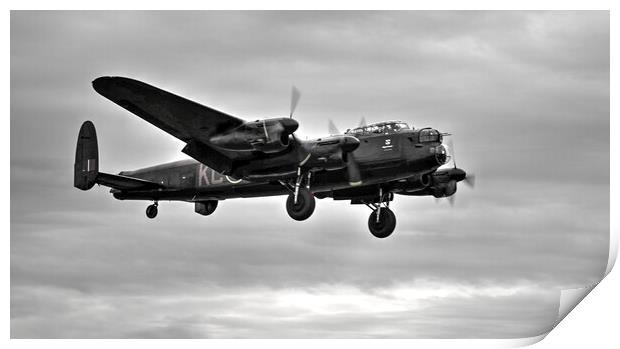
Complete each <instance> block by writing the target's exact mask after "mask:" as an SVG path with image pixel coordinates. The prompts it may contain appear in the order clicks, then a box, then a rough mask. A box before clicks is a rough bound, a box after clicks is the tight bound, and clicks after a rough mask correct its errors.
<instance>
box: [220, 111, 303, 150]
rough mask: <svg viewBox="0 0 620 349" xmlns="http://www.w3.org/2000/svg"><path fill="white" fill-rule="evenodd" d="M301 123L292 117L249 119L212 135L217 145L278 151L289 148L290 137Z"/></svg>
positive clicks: (237, 148)
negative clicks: (230, 128) (228, 129)
mask: <svg viewBox="0 0 620 349" xmlns="http://www.w3.org/2000/svg"><path fill="white" fill-rule="evenodd" d="M298 127H299V124H298V123H297V121H295V120H293V119H291V118H275V119H265V120H256V121H249V122H246V123H244V124H243V125H241V126H239V127H237V128H235V129H233V130H231V131H229V132H227V133H224V134H221V135H217V136H214V137H211V139H210V142H211V143H213V144H214V145H215V146H217V147H220V148H223V149H227V150H236V151H244V150H245V151H253V150H255V151H261V152H263V153H268V154H269V153H277V152H281V151H283V150H285V149H287V148H288V145H289V137H290V135H291V134H293V132H295V131H296V130H297V128H298Z"/></svg>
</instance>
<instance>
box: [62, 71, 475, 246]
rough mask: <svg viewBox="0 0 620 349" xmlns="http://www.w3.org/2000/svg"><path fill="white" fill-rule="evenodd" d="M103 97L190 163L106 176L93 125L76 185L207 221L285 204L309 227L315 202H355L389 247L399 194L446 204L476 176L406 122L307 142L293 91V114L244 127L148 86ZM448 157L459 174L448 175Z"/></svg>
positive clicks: (109, 80) (83, 135)
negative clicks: (227, 206) (244, 208)
mask: <svg viewBox="0 0 620 349" xmlns="http://www.w3.org/2000/svg"><path fill="white" fill-rule="evenodd" d="M93 88H94V89H95V91H97V92H98V93H99V94H101V95H102V96H104V97H105V98H107V99H109V100H111V101H112V102H114V103H116V104H118V105H119V106H121V107H123V108H125V109H127V110H128V111H130V112H132V113H133V114H135V115H137V116H139V117H141V118H142V119H144V120H146V121H148V122H149V123H151V124H153V125H154V126H156V127H158V128H160V129H162V130H164V131H166V132H167V133H169V134H171V135H172V136H174V137H176V138H178V139H180V140H182V141H183V142H185V143H186V145H185V147H184V148H183V150H182V152H183V153H185V154H187V155H188V156H190V157H191V158H193V159H187V160H181V161H176V162H172V163H166V164H161V165H157V166H153V167H148V168H143V169H139V170H135V171H122V172H120V173H118V174H109V173H104V172H99V155H98V145H97V134H96V132H95V126H94V125H93V123H92V122H90V121H86V122H84V123H83V124H82V127H81V128H80V131H79V135H78V141H77V149H76V154H75V165H74V186H75V187H76V188H79V189H81V190H88V189H90V188H92V187H93V186H94V185H95V184H100V185H104V186H107V187H110V188H111V190H110V192H111V193H112V195H113V196H114V197H115V198H116V199H119V200H146V201H152V202H153V204H151V205H149V206H148V207H147V209H146V216H147V217H148V218H155V217H156V216H157V211H158V209H157V207H158V202H159V201H161V200H168V201H173V200H174V201H186V202H191V203H193V204H194V210H195V212H196V213H199V214H201V215H204V216H208V215H210V214H212V213H213V212H214V211H215V209H216V208H217V206H218V203H219V201H221V200H226V199H231V198H249V197H262V196H274V195H288V198H287V200H286V210H287V212H288V214H289V216H290V217H291V218H293V219H295V220H298V221H302V220H305V219H308V218H309V217H310V216H311V215H312V213H313V212H314V208H315V198H319V199H324V198H332V199H334V200H349V201H350V202H351V204H360V205H366V206H368V207H369V208H370V209H371V210H372V212H371V214H370V217H369V218H368V228H369V229H370V232H371V233H372V235H374V236H375V237H377V238H386V237H388V236H390V234H392V232H393V231H394V229H395V227H396V217H395V215H394V213H393V212H392V210H390V208H389V205H390V202H391V201H392V200H393V199H394V194H400V195H409V196H426V195H428V196H434V197H435V198H443V197H448V198H449V199H450V202H451V203H452V199H453V195H454V193H455V192H456V190H457V183H458V182H460V181H465V183H468V184H470V185H473V181H474V177H473V175H468V174H467V173H466V172H465V171H464V170H462V169H459V168H457V167H456V162H455V161H454V159H453V157H454V149H453V147H449V146H447V145H446V144H443V141H444V137H447V136H449V134H447V133H441V132H439V131H437V130H436V129H433V128H428V127H427V128H420V129H416V128H414V127H412V126H409V125H408V124H407V123H405V122H402V121H384V122H378V123H373V124H368V125H366V124H365V123H362V124H361V125H360V126H358V127H355V128H353V129H349V130H347V131H346V132H344V133H340V132H338V131H337V129H336V128H335V127H334V126H333V123H331V121H330V135H329V136H326V137H321V138H317V139H311V140H302V139H300V138H298V136H296V135H295V131H296V130H297V128H298V126H299V124H298V122H297V121H296V120H295V119H294V118H293V112H294V110H295V108H296V106H297V104H298V101H299V97H300V93H299V91H298V90H297V89H296V88H293V93H292V98H291V109H290V115H288V116H287V117H278V118H270V119H261V120H254V121H245V120H243V119H240V118H238V117H235V116H232V115H228V114H225V113H223V112H220V111H217V110H215V109H212V108H209V107H207V106H204V105H201V104H198V103H196V102H193V101H190V100H188V99H185V98H183V97H180V96H177V95H175V94H172V93H170V92H167V91H164V90H162V89H159V88H157V87H154V86H151V85H148V84H146V83H144V82H141V81H137V80H134V79H129V78H124V77H100V78H97V79H95V80H94V81H93ZM450 158H452V162H453V163H454V166H452V167H449V166H448V168H445V167H446V166H443V167H442V165H444V164H446V163H447V162H448V161H449V160H450Z"/></svg>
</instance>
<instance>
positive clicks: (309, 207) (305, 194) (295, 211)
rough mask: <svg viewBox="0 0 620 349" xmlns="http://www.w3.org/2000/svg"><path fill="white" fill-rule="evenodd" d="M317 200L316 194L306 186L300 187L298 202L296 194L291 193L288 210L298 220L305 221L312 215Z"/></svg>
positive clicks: (287, 200) (287, 203)
mask: <svg viewBox="0 0 620 349" xmlns="http://www.w3.org/2000/svg"><path fill="white" fill-rule="evenodd" d="M315 205H316V202H315V200H314V196H313V195H312V194H311V193H310V192H309V191H308V190H307V189H305V188H300V189H299V193H298V194H297V202H295V195H293V194H291V195H289V196H288V199H286V212H288V215H289V216H291V218H293V219H294V220H296V221H303V220H306V219H308V218H309V217H310V216H312V213H313V212H314V207H315Z"/></svg>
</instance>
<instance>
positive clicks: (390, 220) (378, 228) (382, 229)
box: [368, 207, 396, 239]
mask: <svg viewBox="0 0 620 349" xmlns="http://www.w3.org/2000/svg"><path fill="white" fill-rule="evenodd" d="M394 228H396V216H395V215H394V212H392V210H390V209H389V208H387V207H385V208H383V209H381V210H380V209H376V210H374V211H373V212H372V213H371V214H370V217H368V229H370V233H371V234H372V235H373V236H374V237H376V238H379V239H383V238H386V237H388V236H390V235H391V234H392V232H393V231H394Z"/></svg>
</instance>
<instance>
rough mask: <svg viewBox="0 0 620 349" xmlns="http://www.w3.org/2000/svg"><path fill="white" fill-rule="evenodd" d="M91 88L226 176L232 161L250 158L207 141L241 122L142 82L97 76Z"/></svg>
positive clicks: (241, 121) (247, 155)
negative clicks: (160, 130) (169, 137)
mask: <svg viewBox="0 0 620 349" xmlns="http://www.w3.org/2000/svg"><path fill="white" fill-rule="evenodd" d="M93 88H94V89H95V91H97V92H98V93H99V94H101V95H102V96H104V97H106V98H107V99H109V100H111V101H112V102H114V103H116V104H118V105H120V106H121V107H123V108H125V109H127V110H128V111H130V112H132V113H134V114H136V115H137V116H139V117H141V118H142V119H144V120H146V121H148V122H150V123H151V124H153V125H155V126H156V127H158V128H160V129H162V130H164V131H166V132H168V133H169V134H171V135H173V136H175V137H176V138H178V139H180V140H182V141H184V142H186V143H187V146H186V147H185V149H183V152H185V153H186V154H188V155H189V156H191V157H193V158H195V159H196V160H198V161H200V162H202V163H204V164H206V165H208V166H209V167H211V168H214V169H216V170H217V171H219V172H222V173H227V172H229V171H230V170H231V168H232V162H233V161H234V160H235V159H244V158H247V157H250V156H251V155H250V154H248V153H243V152H229V151H222V150H221V149H216V148H215V147H213V146H212V145H211V144H210V143H209V139H210V138H211V137H212V136H213V135H215V134H219V133H224V132H226V131H228V130H231V129H233V128H235V127H238V126H240V125H241V124H243V123H244V121H243V120H241V119H239V118H236V117H234V116H231V115H228V114H225V113H222V112H220V111H217V110H215V109H212V108H209V107H206V106H204V105H201V104H198V103H196V102H193V101H190V100H189V99H186V98H183V97H180V96H177V95H175V94H172V93H170V92H167V91H164V90H162V89H159V88H157V87H154V86H151V85H149V84H146V83H144V82H141V81H138V80H133V79H129V78H124V77H108V76H104V77H100V78H97V79H95V80H94V81H93Z"/></svg>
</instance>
